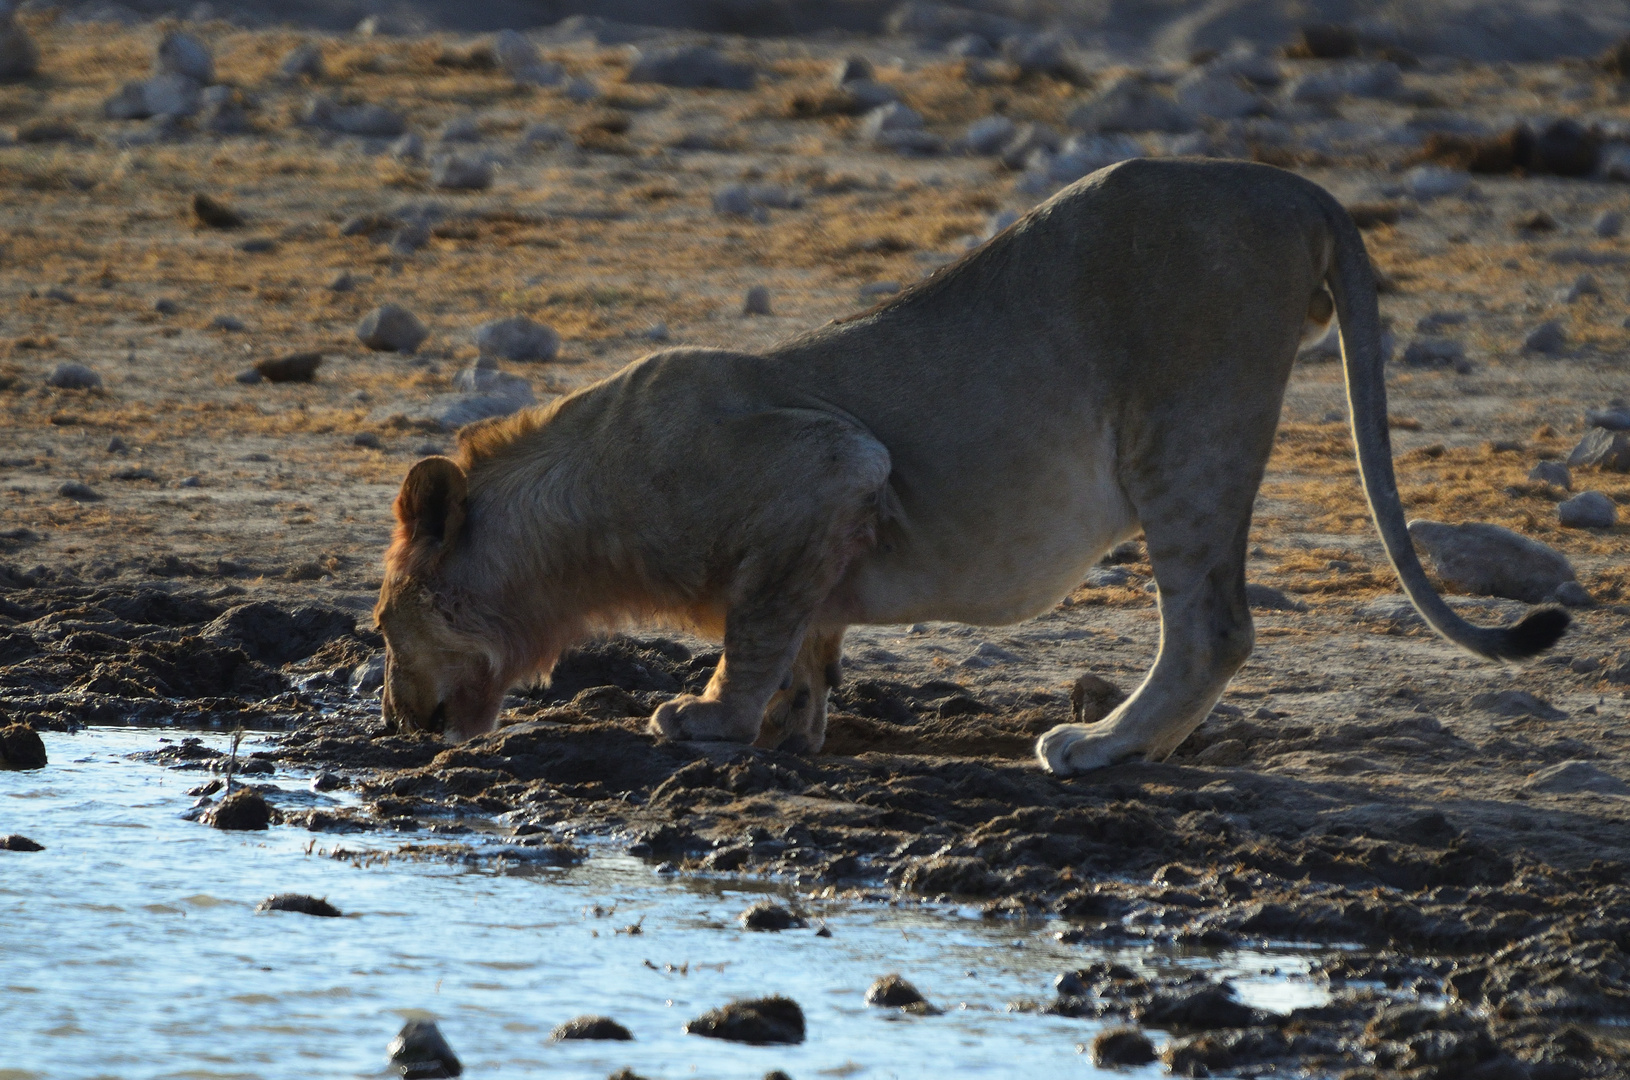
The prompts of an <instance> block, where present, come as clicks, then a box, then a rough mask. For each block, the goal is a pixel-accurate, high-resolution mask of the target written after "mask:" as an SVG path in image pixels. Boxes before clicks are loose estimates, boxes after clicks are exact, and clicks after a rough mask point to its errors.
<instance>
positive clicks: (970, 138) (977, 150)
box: [962, 116, 1019, 155]
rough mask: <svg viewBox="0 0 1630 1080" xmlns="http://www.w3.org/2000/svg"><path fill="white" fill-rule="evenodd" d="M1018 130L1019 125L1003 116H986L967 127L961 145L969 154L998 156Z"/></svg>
mask: <svg viewBox="0 0 1630 1080" xmlns="http://www.w3.org/2000/svg"><path fill="white" fill-rule="evenodd" d="M1018 130H1019V125H1017V124H1015V123H1014V122H1013V121H1012V120H1009V119H1008V118H1007V117H1005V116H987V117H984V118H983V119H980V120H975V121H974V122H973V123H971V124H969V125H968V131H967V134H965V135H963V136H962V145H963V146H964V147H966V148H967V151H968V153H970V154H983V155H991V154H999V153H1001V152H1002V147H1004V146H1006V145H1007V144H1008V143H1009V142H1011V141H1012V139H1013V136H1014V134H1015V133H1016V132H1017V131H1018Z"/></svg>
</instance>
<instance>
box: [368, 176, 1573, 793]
mask: <svg viewBox="0 0 1630 1080" xmlns="http://www.w3.org/2000/svg"><path fill="white" fill-rule="evenodd" d="M1327 290H1328V291H1327ZM1332 314H1334V315H1336V316H1338V317H1339V319H1340V324H1341V328H1342V342H1343V350H1344V355H1345V357H1346V363H1347V371H1348V388H1349V395H1350V398H1351V400H1352V403H1353V430H1354V437H1355V441H1356V443H1357V446H1358V450H1359V460H1360V468H1361V471H1362V472H1363V475H1364V478H1365V484H1366V491H1367V493H1368V495H1369V497H1370V503H1371V508H1372V511H1373V513H1374V516H1375V519H1376V522H1377V526H1378V527H1379V529H1380V530H1381V533H1382V537H1383V540H1384V541H1385V542H1386V545H1387V548H1388V551H1389V554H1390V555H1391V557H1392V558H1393V561H1394V564H1395V565H1396V566H1397V568H1398V570H1399V574H1400V576H1401V578H1402V581H1403V584H1404V587H1405V589H1406V590H1407V591H1408V592H1409V594H1410V595H1411V597H1412V598H1413V599H1414V600H1415V602H1416V604H1417V606H1418V607H1419V608H1420V610H1421V612H1422V614H1423V615H1424V616H1425V617H1426V619H1427V621H1428V622H1429V623H1430V624H1431V625H1433V626H1434V627H1436V628H1438V629H1439V630H1440V631H1441V632H1442V633H1444V634H1445V635H1446V636H1448V637H1450V638H1451V639H1453V640H1455V641H1457V642H1459V643H1461V644H1463V645H1465V646H1466V647H1467V648H1469V649H1472V650H1473V651H1475V652H1479V653H1482V654H1484V655H1490V656H1518V655H1526V654H1528V653H1530V652H1533V651H1537V649H1539V648H1543V647H1545V646H1546V645H1548V644H1549V643H1550V641H1551V640H1554V639H1555V635H1556V634H1558V633H1560V632H1561V625H1565V620H1563V621H1562V623H1561V624H1557V622H1556V620H1555V619H1554V618H1552V619H1550V621H1549V622H1547V623H1546V624H1545V625H1543V626H1541V625H1539V624H1538V623H1535V622H1534V621H1533V620H1530V624H1524V625H1523V626H1519V627H1517V628H1514V629H1510V630H1485V629H1479V628H1477V627H1473V626H1470V625H1469V624H1467V623H1465V622H1464V621H1463V620H1461V619H1459V617H1458V616H1456V615H1454V613H1453V612H1452V611H1450V610H1449V608H1448V607H1447V606H1446V605H1444V604H1443V602H1442V600H1441V598H1440V597H1438V596H1437V595H1436V594H1435V593H1433V592H1432V591H1431V589H1430V586H1429V585H1428V584H1427V582H1426V578H1425V574H1424V572H1423V571H1422V570H1421V568H1420V564H1419V562H1418V561H1417V560H1416V559H1415V555H1414V551H1413V548H1411V547H1410V545H1409V540H1408V535H1407V532H1406V531H1405V530H1404V522H1403V515H1402V510H1401V508H1400V507H1399V504H1398V500H1397V493H1396V490H1395V488H1394V487H1393V482H1392V475H1391V459H1390V456H1389V452H1388V449H1387V429H1386V405H1385V393H1384V384H1383V383H1382V379H1381V363H1382V358H1381V355H1380V350H1379V337H1380V322H1379V313H1378V310H1377V307H1376V302H1375V288H1374V282H1373V280H1372V278H1371V275H1370V270H1369V262H1368V258H1367V256H1366V255H1365V254H1364V250H1363V242H1362V240H1361V239H1360V237H1359V234H1358V232H1357V230H1356V229H1355V228H1354V227H1353V225H1352V222H1351V220H1350V219H1349V218H1348V217H1347V216H1346V214H1345V212H1344V211H1343V210H1342V209H1341V208H1340V206H1339V205H1338V204H1336V203H1335V201H1334V200H1333V199H1331V198H1330V197H1329V195H1328V194H1326V193H1325V192H1324V191H1323V190H1322V189H1320V188H1318V187H1317V186H1315V185H1313V184H1311V183H1308V182H1307V181H1304V180H1301V179H1299V178H1297V177H1295V176H1293V175H1291V174H1289V173H1285V172H1281V171H1279V170H1275V169H1270V168H1267V167H1264V166H1255V165H1248V164H1243V163H1218V162H1173V161H1165V162H1149V161H1135V162H1128V163H1124V164H1122V165H1119V166H1115V167H1113V168H1110V169H1106V170H1104V171H1102V172H1099V173H1096V174H1094V175H1093V176H1091V177H1088V178H1087V179H1086V180H1084V181H1081V182H1080V183H1078V184H1076V185H1073V186H1072V187H1071V188H1068V189H1066V190H1065V191H1063V192H1061V193H1060V194H1059V195H1057V196H1055V197H1054V198H1053V199H1051V200H1049V201H1048V202H1047V203H1045V204H1043V205H1042V206H1041V207H1038V208H1037V209H1036V210H1035V211H1033V212H1032V213H1031V214H1030V215H1029V216H1028V217H1026V218H1025V219H1023V220H1022V221H1020V222H1018V223H1017V224H1016V225H1014V226H1013V227H1012V228H1011V229H1009V230H1007V231H1005V232H1003V233H1002V234H1001V235H999V236H997V237H996V238H994V239H993V240H992V241H991V242H989V243H988V244H986V245H985V246H983V247H982V248H980V249H979V250H978V251H976V252H974V253H973V254H972V255H970V256H969V257H968V258H966V259H964V260H963V261H962V262H960V263H959V264H957V265H956V266H954V267H951V268H949V269H947V270H945V271H942V272H941V273H939V274H937V275H935V276H934V277H933V278H931V279H929V280H928V281H926V282H924V283H922V284H920V285H918V286H916V287H914V288H912V289H909V290H907V291H906V292H905V293H903V294H902V295H901V296H899V297H898V298H896V299H895V300H894V301H892V302H891V303H888V304H886V305H884V306H883V307H881V308H879V309H877V310H874V311H872V312H868V313H864V314H862V315H861V316H858V317H855V318H852V319H849V320H846V321H844V322H842V323H834V324H831V325H829V326H827V327H824V328H822V329H821V330H818V331H815V332H813V333H811V334H807V335H804V336H802V337H799V338H795V339H793V340H791V341H788V342H785V343H783V344H782V345H780V346H778V347H777V348H775V349H773V350H771V351H770V352H769V353H767V354H765V355H763V356H749V355H742V354H735V353H726V352H718V351H710V350H700V349H675V350H670V351H667V352H663V353H658V354H655V355H653V356H650V357H647V358H645V359H644V360H641V361H639V362H637V363H635V364H632V365H630V366H629V367H627V368H625V369H624V370H623V371H621V372H619V373H618V374H617V375H614V376H613V377H611V378H610V379H607V380H605V381H604V382H601V383H599V384H596V385H595V386H592V387H589V388H586V389H584V390H582V391H579V392H578V393H575V394H573V395H571V396H569V397H566V398H564V399H561V400H559V401H557V402H555V403H554V404H553V405H551V406H550V407H548V408H545V409H540V410H534V411H531V412H528V413H524V414H521V415H519V416H516V417H512V418H509V419H506V420H499V421H490V422H487V423H483V424H479V425H476V426H475V427H473V428H471V429H468V430H466V431H465V432H464V433H463V434H462V437H461V440H460V446H459V450H458V454H457V458H456V460H453V461H448V460H446V459H429V460H428V461H426V462H421V463H420V464H419V465H417V466H415V467H414V470H413V472H412V473H410V474H409V477H408V479H407V481H406V482H405V483H404V485H403V493H402V495H401V496H400V497H399V498H398V501H397V515H398V519H399V523H400V524H399V528H398V532H397V536H396V539H395V541H394V543H393V545H392V548H391V551H390V553H389V555H388V556H387V560H386V577H385V584H384V588H383V589H382V591H381V594H380V602H379V607H378V609H377V614H378V618H379V622H380V625H381V627H382V628H383V630H384V633H385V638H386V642H387V649H388V658H389V659H388V672H387V679H386V694H385V714H386V718H387V719H388V720H390V721H391V722H392V723H394V724H396V725H399V726H405V727H413V728H419V729H425V730H432V731H436V732H439V733H442V734H444V735H446V736H448V737H452V738H467V737H469V736H471V735H475V734H478V733H480V732H482V731H486V730H490V728H491V726H492V724H493V722H494V719H495V716H496V713H497V709H498V705H499V702H500V701H501V699H502V697H503V694H504V692H505V690H506V689H507V688H508V687H510V686H512V685H514V684H516V683H517V682H520V681H523V680H525V679H528V678H533V677H538V676H546V675H547V673H548V672H549V670H550V669H551V668H552V667H553V665H554V662H555V660H556V659H557V658H558V657H559V655H560V653H561V652H562V651H563V650H564V649H566V648H568V647H570V646H571V645H572V644H573V643H575V642H577V641H579V640H581V639H582V638H583V637H584V636H586V635H588V634H591V633H594V632H597V631H603V630H608V629H614V628H617V627H621V626H624V625H629V624H633V623H640V622H649V621H666V622H669V623H678V624H681V625H685V626H689V627H692V628H694V629H697V630H699V631H701V632H707V633H713V634H715V635H716V636H718V637H720V638H722V640H723V642H724V658H723V660H721V661H720V663H719V665H718V668H717V670H716V671H715V672H714V674H713V677H712V680H711V681H710V682H709V684H708V686H707V688H706V690H705V691H704V692H703V693H701V694H698V695H694V696H693V695H682V696H681V697H679V698H676V699H675V700H673V701H670V702H667V703H665V704H663V705H662V706H661V707H660V708H659V709H657V711H656V713H655V715H654V716H653V717H652V721H651V722H652V729H653V730H654V731H655V732H657V733H658V734H661V735H663V736H666V737H669V738H688V739H723V740H731V741H738V742H753V741H755V740H758V741H760V742H761V743H762V744H764V745H775V746H781V747H784V748H787V749H798V750H805V751H814V750H818V749H819V748H820V746H821V743H822V741H823V739H824V735H825V725H826V698H827V692H828V690H829V689H830V688H831V687H832V686H833V685H834V684H835V683H836V682H837V681H838V678H839V677H840V675H841V649H842V640H843V634H844V629H845V627H847V626H849V625H853V624H856V623H898V622H913V621H917V620H923V619H954V620H961V621H966V622H976V623H1003V622H1012V621H1017V620H1019V619H1023V618H1026V617H1028V616H1030V615H1033V614H1036V613H1038V612H1040V611H1045V610H1047V609H1048V608H1049V607H1050V606H1052V605H1053V604H1054V603H1056V602H1057V601H1058V600H1059V599H1060V598H1061V597H1063V596H1064V595H1065V594H1067V593H1068V592H1069V591H1070V589H1071V588H1073V587H1074V586H1075V585H1076V584H1077V583H1078V582H1079V581H1080V580H1081V577H1082V576H1083V574H1084V572H1085V571H1086V569H1087V568H1088V567H1090V566H1091V565H1092V563H1093V562H1094V561H1096V560H1097V559H1098V558H1099V556H1100V555H1101V554H1102V553H1103V552H1104V551H1105V550H1107V549H1108V548H1109V547H1110V546H1112V545H1113V544H1115V543H1116V542H1117V541H1119V540H1121V539H1124V538H1125V537H1126V536H1128V535H1132V534H1135V533H1136V532H1137V531H1138V530H1139V529H1140V528H1141V529H1142V530H1143V532H1144V534H1145V536H1146V539H1147V544H1148V549H1149V556H1150V561H1151V563H1152V565H1153V569H1154V573H1155V577H1156V580H1157V582H1158V584H1159V589H1160V601H1159V603H1160V614H1161V648H1160V653H1159V656H1158V657H1157V659H1156V662H1155V666H1154V668H1153V669H1152V670H1151V672H1150V674H1149V676H1148V678H1147V679H1146V680H1145V681H1144V683H1143V685H1142V686H1140V687H1139V688H1138V689H1137V690H1136V691H1135V692H1134V693H1133V694H1132V695H1131V696H1130V697H1128V699H1127V700H1126V701H1125V702H1123V703H1122V704H1121V705H1120V706H1119V707H1117V708H1116V709H1115V710H1114V711H1113V712H1112V713H1111V714H1110V715H1109V716H1108V717H1107V718H1106V719H1105V720H1103V721H1102V722H1100V723H1098V724H1094V725H1091V726H1090V727H1088V726H1085V725H1079V724H1066V725H1062V726H1060V727H1058V728H1055V729H1053V730H1052V731H1049V732H1048V733H1047V734H1045V735H1044V736H1043V737H1042V738H1041V740H1040V741H1039V742H1038V745H1037V753H1038V756H1039V757H1040V759H1041V761H1042V762H1043V764H1044V765H1045V766H1046V767H1047V768H1049V769H1052V770H1054V771H1057V772H1065V773H1068V772H1080V771H1083V770H1086V769H1091V768H1096V767H1098V766H1101V765H1106V764H1110V763H1112V762H1114V761H1118V760H1123V759H1126V758H1129V757H1139V756H1143V757H1154V758H1159V757H1164V756H1165V755H1166V754H1168V753H1170V752H1171V750H1172V749H1174V748H1175V747H1176V746H1177V744H1178V743H1179V742H1181V741H1182V740H1183V738H1185V737H1186V736H1187V735H1188V733H1189V732H1190V731H1191V730H1193V728H1194V727H1195V726H1196V725H1198V724H1199V723H1200V721H1201V720H1202V719H1203V718H1204V716H1205V715H1206V713H1207V711H1209V709H1210V708H1211V706H1212V704H1213V703H1214V702H1215V701H1216V699H1217V697H1218V695H1219V694H1221V692H1222V689H1223V687H1224V686H1225V685H1226V683H1227V681H1228V679H1229V678H1230V677H1231V676H1232V674H1233V673H1234V671H1235V670H1236V669H1237V668H1238V667H1239V665H1240V664H1242V663H1243V662H1244V661H1245V658H1246V657H1247V656H1248V655H1249V654H1250V651H1251V645H1252V637H1253V635H1252V630H1251V618H1250V612H1249V610H1248V609H1247V606H1246V602H1245V578H1244V564H1245V547H1246V540H1247V535H1248V532H1249V525H1250V516H1251V506H1252V502H1253V500H1254V498H1255V495H1256V490H1257V487H1258V485H1259V484H1260V482H1261V478H1262V472H1263V469H1264V467H1265V465H1266V462H1267V458H1268V453H1269V450H1270V449H1271V446H1272V441H1273V436H1274V429H1275V427H1276V425H1277V423H1278V415H1279V404H1280V399H1281V396H1282V395H1283V392H1284V387H1285V383H1286V380H1287V379H1288V377H1289V373H1290V367H1291V364H1292V362H1293V360H1294V357H1295V353H1296V349H1297V347H1298V344H1299V342H1300V341H1302V340H1303V339H1304V337H1305V335H1307V334H1313V333H1316V332H1319V331H1322V329H1323V327H1324V326H1325V325H1327V324H1328V322H1329V320H1330V318H1331V317H1332ZM1541 621H1542V622H1543V621H1544V620H1541ZM1553 631H1554V632H1553Z"/></svg>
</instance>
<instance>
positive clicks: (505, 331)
mask: <svg viewBox="0 0 1630 1080" xmlns="http://www.w3.org/2000/svg"><path fill="white" fill-rule="evenodd" d="M475 347H476V349H478V350H479V351H480V353H481V355H482V356H483V357H493V358H497V359H502V360H511V361H518V362H530V363H542V362H546V361H549V360H553V359H554V358H555V356H556V355H557V354H558V353H559V352H560V335H559V334H558V333H556V332H555V330H554V328H553V327H550V326H546V325H544V324H543V323H540V322H534V321H533V320H531V319H528V318H527V317H525V316H524V315H516V316H514V317H512V318H508V319H493V320H491V321H490V322H484V323H482V324H481V325H480V326H478V327H476V328H475Z"/></svg>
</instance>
